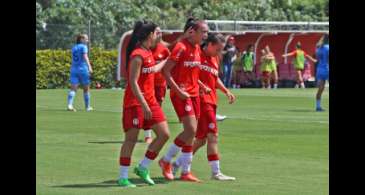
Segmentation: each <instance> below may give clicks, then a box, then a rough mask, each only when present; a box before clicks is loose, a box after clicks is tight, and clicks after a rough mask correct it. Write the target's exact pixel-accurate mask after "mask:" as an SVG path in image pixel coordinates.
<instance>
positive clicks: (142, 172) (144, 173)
mask: <svg viewBox="0 0 365 195" xmlns="http://www.w3.org/2000/svg"><path fill="white" fill-rule="evenodd" d="M134 173H135V174H136V175H138V176H139V177H140V178H141V179H142V180H143V181H144V182H146V183H147V184H148V185H155V182H154V181H153V180H152V179H151V177H150V172H149V171H148V169H146V168H143V167H141V166H138V167H135V168H134Z"/></svg>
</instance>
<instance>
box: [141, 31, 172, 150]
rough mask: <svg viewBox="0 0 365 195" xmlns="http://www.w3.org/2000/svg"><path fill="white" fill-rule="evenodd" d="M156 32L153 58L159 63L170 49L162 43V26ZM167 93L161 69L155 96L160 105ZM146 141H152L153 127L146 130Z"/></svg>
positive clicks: (158, 73)
mask: <svg viewBox="0 0 365 195" xmlns="http://www.w3.org/2000/svg"><path fill="white" fill-rule="evenodd" d="M156 34H157V38H156V41H155V42H153V43H152V46H151V51H152V54H153V58H154V59H155V63H156V64H158V63H160V62H161V61H163V60H165V59H167V57H169V55H170V50H169V49H168V48H167V47H166V46H165V45H164V44H163V43H162V32H161V29H160V27H157V28H156ZM165 94H166V80H165V78H164V77H163V75H162V73H161V71H160V72H157V73H156V74H155V96H156V99H157V102H158V104H160V106H162V101H163V100H164V99H165ZM144 141H145V142H146V143H147V144H150V143H151V142H152V129H145V130H144Z"/></svg>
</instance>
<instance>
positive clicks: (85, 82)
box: [67, 34, 93, 112]
mask: <svg viewBox="0 0 365 195" xmlns="http://www.w3.org/2000/svg"><path fill="white" fill-rule="evenodd" d="M88 41H89V38H88V36H87V35H86V34H80V35H78V36H77V37H76V45H74V46H73V48H72V64H71V71H70V72H71V75H70V83H71V89H70V91H69V93H68V97H67V103H68V105H67V110H69V111H74V112H76V109H75V108H74V107H73V102H74V99H75V95H76V91H77V87H78V85H79V84H80V83H81V85H82V86H83V88H84V102H85V108H86V111H91V110H93V108H92V107H91V106H90V92H89V91H90V74H91V73H92V72H93V69H92V67H91V64H90V61H89V57H88V56H87V53H88V51H87V46H86V44H87V42H88Z"/></svg>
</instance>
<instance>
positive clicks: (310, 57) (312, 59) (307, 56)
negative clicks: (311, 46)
mask: <svg viewBox="0 0 365 195" xmlns="http://www.w3.org/2000/svg"><path fill="white" fill-rule="evenodd" d="M304 56H305V57H306V58H308V59H310V60H311V61H312V62H314V63H316V62H317V60H316V59H314V58H313V57H312V56H310V55H308V54H307V53H305V54H304Z"/></svg>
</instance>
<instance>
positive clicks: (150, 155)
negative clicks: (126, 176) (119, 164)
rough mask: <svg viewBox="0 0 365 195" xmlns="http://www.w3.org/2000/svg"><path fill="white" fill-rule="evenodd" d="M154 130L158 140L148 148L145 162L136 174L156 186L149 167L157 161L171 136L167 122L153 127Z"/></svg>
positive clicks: (140, 164)
mask: <svg viewBox="0 0 365 195" xmlns="http://www.w3.org/2000/svg"><path fill="white" fill-rule="evenodd" d="M152 129H153V130H154V132H155V133H156V138H155V139H154V140H153V141H152V143H151V144H150V145H149V146H148V149H147V151H146V153H145V157H144V158H143V160H141V161H140V163H139V166H138V167H136V168H135V169H134V172H135V173H136V174H137V175H138V176H140V177H141V178H142V179H143V180H144V181H145V182H146V183H147V184H149V185H154V184H155V183H154V181H153V180H152V179H151V177H150V174H149V170H148V168H149V165H150V164H151V162H153V160H155V158H156V157H157V155H158V153H159V152H160V150H161V149H162V147H163V146H164V145H165V143H166V142H167V140H168V139H169V136H170V132H169V129H168V125H167V122H166V121H163V122H160V123H157V124H155V125H153V126H152Z"/></svg>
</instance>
